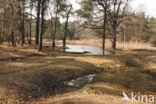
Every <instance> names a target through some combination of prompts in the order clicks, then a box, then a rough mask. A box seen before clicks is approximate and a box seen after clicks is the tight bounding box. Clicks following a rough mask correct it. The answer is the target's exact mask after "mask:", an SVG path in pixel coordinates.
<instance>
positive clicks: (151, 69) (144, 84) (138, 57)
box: [0, 46, 156, 104]
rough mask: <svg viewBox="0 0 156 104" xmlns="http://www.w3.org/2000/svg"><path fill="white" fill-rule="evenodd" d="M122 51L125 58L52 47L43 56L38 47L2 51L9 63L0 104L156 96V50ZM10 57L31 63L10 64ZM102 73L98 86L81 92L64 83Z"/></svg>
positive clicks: (0, 73) (0, 78) (0, 75)
mask: <svg viewBox="0 0 156 104" xmlns="http://www.w3.org/2000/svg"><path fill="white" fill-rule="evenodd" d="M132 49H133V48H132ZM118 52H120V55H108V56H87V55H81V54H79V55H78V54H74V55H73V54H69V53H63V52H59V51H54V52H52V51H51V48H50V47H48V48H46V47H44V51H43V52H40V53H38V52H37V47H36V46H32V47H29V48H28V47H24V48H11V47H6V46H4V47H3V46H1V51H0V55H1V56H3V58H4V59H6V60H5V61H3V60H1V61H0V103H2V104H14V103H15V104H22V103H23V104H26V103H27V104H104V103H106V104H110V103H111V104H126V103H127V104H129V102H124V101H122V99H121V98H122V96H121V93H122V91H125V92H127V93H130V92H132V91H134V92H136V93H137V92H140V93H142V94H152V95H156V66H155V64H156V50H154V49H135V48H134V49H133V50H118ZM4 54H6V55H5V56H4ZM9 55H10V56H11V57H17V56H18V55H19V57H25V58H26V59H22V60H17V61H9V60H7V59H8V57H7V56H9ZM62 55H63V56H62ZM28 56H29V57H28ZM0 58H1V57H0ZM99 69H100V70H101V69H102V70H103V71H102V72H100V73H99V74H98V75H97V76H96V77H95V79H94V82H93V83H92V84H89V85H86V86H85V87H83V88H81V89H75V88H71V87H68V86H65V85H64V84H63V83H62V82H63V81H64V80H68V79H72V78H77V77H79V76H82V75H86V74H90V73H96V72H99Z"/></svg>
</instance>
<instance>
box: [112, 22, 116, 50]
mask: <svg viewBox="0 0 156 104" xmlns="http://www.w3.org/2000/svg"><path fill="white" fill-rule="evenodd" d="M116 31H117V23H116V22H115V23H114V26H113V34H114V37H113V44H112V48H113V49H116V41H117V36H116V35H117V33H116Z"/></svg>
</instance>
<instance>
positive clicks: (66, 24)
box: [63, 5, 72, 47]
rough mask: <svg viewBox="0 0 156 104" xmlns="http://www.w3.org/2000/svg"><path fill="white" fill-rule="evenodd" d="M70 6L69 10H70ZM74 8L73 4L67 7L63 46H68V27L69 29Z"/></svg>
mask: <svg viewBox="0 0 156 104" xmlns="http://www.w3.org/2000/svg"><path fill="white" fill-rule="evenodd" d="M68 8H69V10H68ZM71 10H72V5H69V6H68V7H67V8H66V11H67V14H66V22H65V32H64V37H63V47H66V37H67V29H68V21H69V15H70V13H71Z"/></svg>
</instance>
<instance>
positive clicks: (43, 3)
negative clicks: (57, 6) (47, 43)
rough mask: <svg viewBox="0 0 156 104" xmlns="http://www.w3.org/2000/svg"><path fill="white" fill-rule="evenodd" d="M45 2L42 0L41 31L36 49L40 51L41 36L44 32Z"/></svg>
mask: <svg viewBox="0 0 156 104" xmlns="http://www.w3.org/2000/svg"><path fill="white" fill-rule="evenodd" d="M45 2H46V1H42V13H41V20H42V22H41V33H40V42H39V48H38V51H42V37H43V33H44V15H45V9H46V8H45Z"/></svg>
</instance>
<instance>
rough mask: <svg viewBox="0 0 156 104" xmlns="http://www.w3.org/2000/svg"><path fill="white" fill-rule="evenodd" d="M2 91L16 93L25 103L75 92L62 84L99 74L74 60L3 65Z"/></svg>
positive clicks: (33, 60) (0, 66)
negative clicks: (80, 77)
mask: <svg viewBox="0 0 156 104" xmlns="http://www.w3.org/2000/svg"><path fill="white" fill-rule="evenodd" d="M0 70H1V72H0V87H2V88H5V89H7V91H8V92H11V91H13V92H15V94H17V95H18V96H19V98H21V99H22V100H30V99H34V98H40V97H48V96H50V95H55V94H61V93H65V92H70V91H74V90H75V89H73V90H72V89H71V88H70V89H69V87H67V86H66V85H64V83H63V81H65V80H69V79H72V78H77V77H79V76H82V75H86V74H91V73H96V72H97V67H96V66H95V65H93V64H90V63H87V62H82V61H76V60H75V59H72V58H57V57H34V58H28V59H25V60H21V61H17V62H1V63H0Z"/></svg>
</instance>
